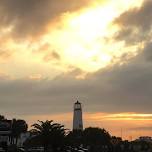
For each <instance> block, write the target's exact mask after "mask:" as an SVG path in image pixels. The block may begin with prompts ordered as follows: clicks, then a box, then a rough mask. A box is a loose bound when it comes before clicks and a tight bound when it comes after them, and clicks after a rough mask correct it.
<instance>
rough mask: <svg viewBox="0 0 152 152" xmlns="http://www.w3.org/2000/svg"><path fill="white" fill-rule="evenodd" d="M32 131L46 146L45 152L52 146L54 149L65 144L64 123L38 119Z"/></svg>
mask: <svg viewBox="0 0 152 152" xmlns="http://www.w3.org/2000/svg"><path fill="white" fill-rule="evenodd" d="M32 127H33V129H32V130H31V132H32V133H33V134H34V135H36V137H37V138H38V139H39V140H40V142H41V143H42V145H43V146H44V150H45V152H47V151H48V150H49V147H51V148H52V149H53V150H54V151H57V149H59V148H62V147H63V145H64V138H65V129H64V126H63V125H60V124H58V123H53V121H52V120H51V121H49V120H46V121H44V122H43V121H38V123H35V124H33V125H32Z"/></svg>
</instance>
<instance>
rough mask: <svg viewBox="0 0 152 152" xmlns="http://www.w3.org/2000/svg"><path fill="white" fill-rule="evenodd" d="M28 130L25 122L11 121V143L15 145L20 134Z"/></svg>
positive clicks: (19, 120)
mask: <svg viewBox="0 0 152 152" xmlns="http://www.w3.org/2000/svg"><path fill="white" fill-rule="evenodd" d="M27 129H28V125H27V123H26V121H25V120H21V119H18V120H16V119H13V120H12V128H11V143H12V144H17V141H18V138H19V136H20V135H21V133H25V132H26V131H27Z"/></svg>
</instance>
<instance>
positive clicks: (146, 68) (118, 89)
mask: <svg viewBox="0 0 152 152" xmlns="http://www.w3.org/2000/svg"><path fill="white" fill-rule="evenodd" d="M139 58H140V55H139V56H137V57H136V58H134V59H132V60H131V61H130V62H128V63H127V64H124V65H122V66H118V65H115V66H113V67H111V68H107V69H105V70H101V71H98V72H97V73H94V74H90V75H87V77H86V79H85V80H83V79H76V78H74V77H75V76H77V75H78V74H79V73H80V74H82V72H83V71H79V70H74V72H71V73H68V74H62V75H60V76H58V77H56V78H55V79H54V80H48V79H42V80H39V81H34V80H10V81H8V80H7V81H0V96H1V101H0V104H1V107H0V109H1V110H3V109H5V110H6V111H8V112H10V113H13V112H15V113H17V114H42V113H43V114H48V113H59V112H70V111H72V106H73V102H75V100H76V99H79V100H80V101H82V103H83V106H84V109H85V111H87V112H97V111H98V112H139V113H151V112H152V110H151V106H152V102H151V99H152V94H151V90H152V81H151V78H152V65H151V64H147V62H145V60H143V61H141V60H139ZM139 61H140V62H139Z"/></svg>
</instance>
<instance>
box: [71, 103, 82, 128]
mask: <svg viewBox="0 0 152 152" xmlns="http://www.w3.org/2000/svg"><path fill="white" fill-rule="evenodd" d="M73 130H83V121H82V107H81V103H80V102H79V101H77V102H76V103H74V113H73Z"/></svg>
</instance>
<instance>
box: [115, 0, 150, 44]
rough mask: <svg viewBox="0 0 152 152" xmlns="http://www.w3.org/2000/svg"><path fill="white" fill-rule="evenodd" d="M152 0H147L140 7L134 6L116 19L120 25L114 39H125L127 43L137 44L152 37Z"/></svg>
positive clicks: (116, 22)
mask: <svg viewBox="0 0 152 152" xmlns="http://www.w3.org/2000/svg"><path fill="white" fill-rule="evenodd" d="M151 8H152V1H150V0H145V1H144V3H143V4H142V6H141V7H140V8H133V9H130V10H128V11H126V12H124V13H122V14H121V15H120V16H119V17H118V18H116V19H115V20H114V24H117V25H118V26H119V27H120V30H119V31H118V32H117V33H116V35H115V37H114V39H116V40H125V41H126V43H127V44H135V43H139V42H142V41H145V40H149V38H150V37H151V27H152V20H151V18H152V9H151Z"/></svg>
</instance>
